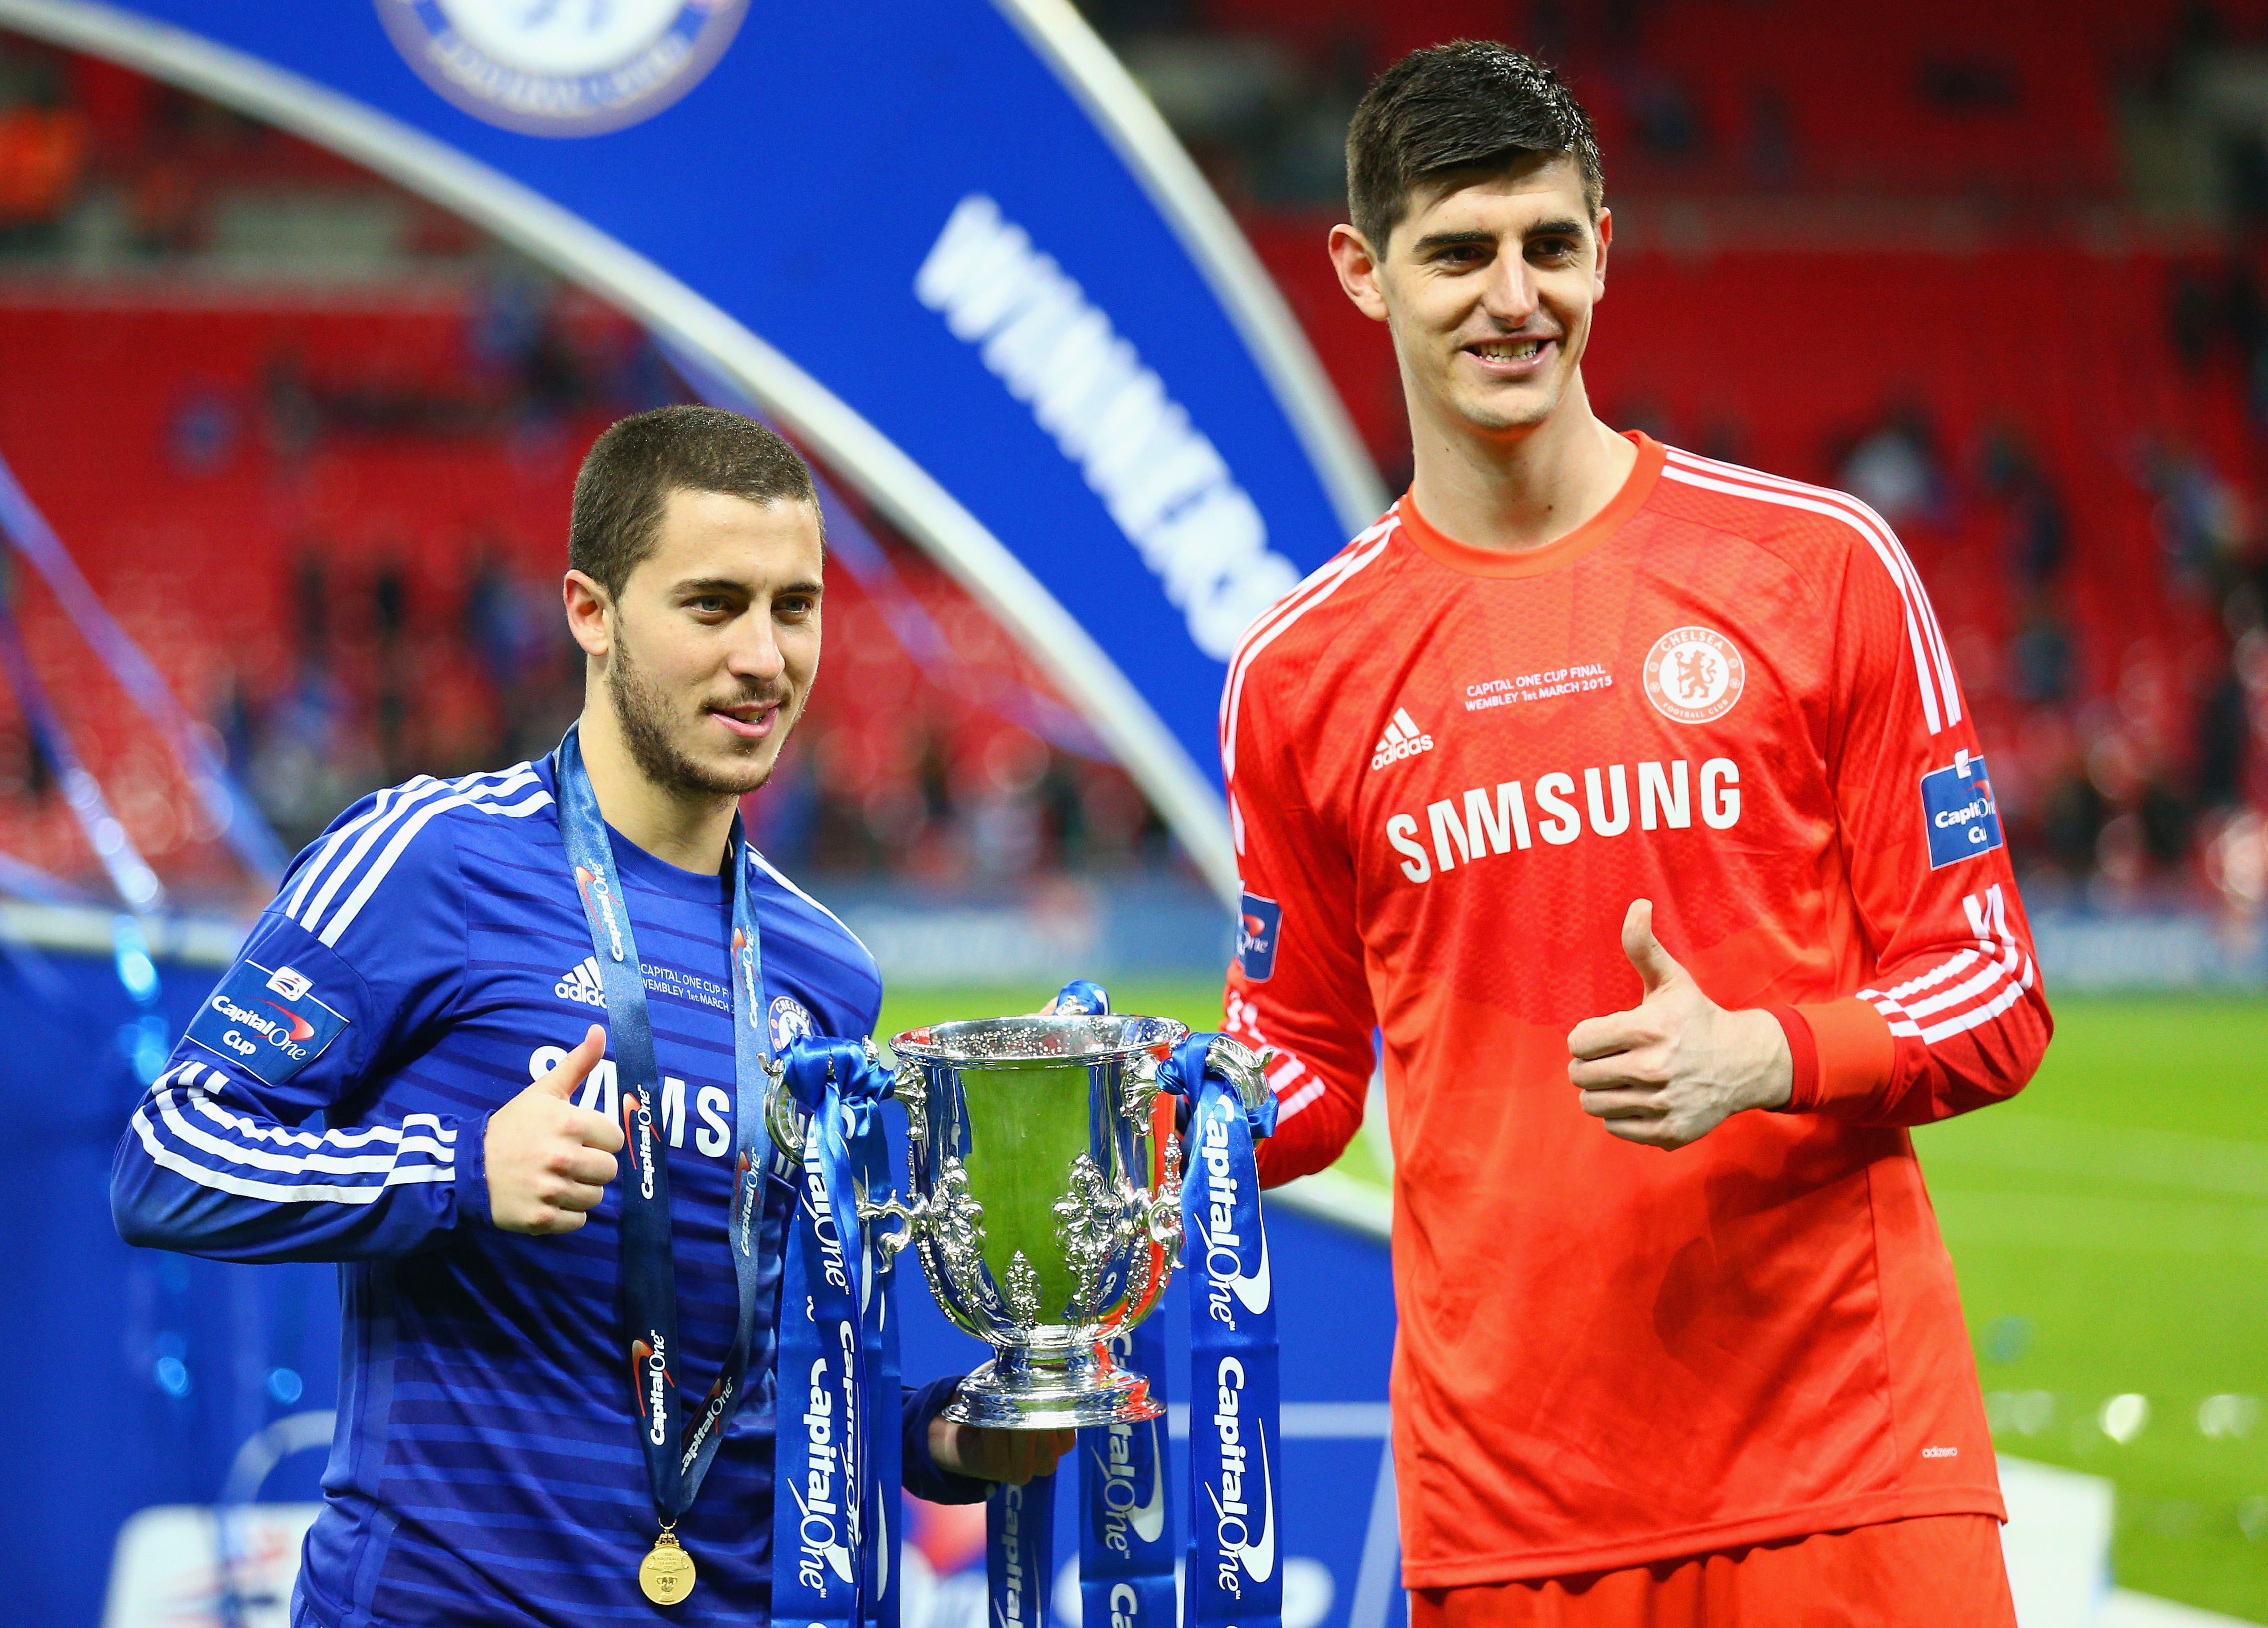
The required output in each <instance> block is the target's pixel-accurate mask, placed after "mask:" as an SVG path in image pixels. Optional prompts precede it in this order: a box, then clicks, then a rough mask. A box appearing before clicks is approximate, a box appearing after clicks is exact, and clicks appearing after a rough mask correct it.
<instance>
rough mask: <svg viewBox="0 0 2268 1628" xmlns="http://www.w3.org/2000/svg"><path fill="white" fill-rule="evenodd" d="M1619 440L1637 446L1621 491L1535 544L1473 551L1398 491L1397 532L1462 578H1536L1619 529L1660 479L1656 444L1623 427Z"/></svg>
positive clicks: (1408, 495) (1571, 560)
mask: <svg viewBox="0 0 2268 1628" xmlns="http://www.w3.org/2000/svg"><path fill="white" fill-rule="evenodd" d="M1624 439H1625V440H1628V441H1630V442H1631V444H1632V445H1634V446H1636V447H1637V448H1638V461H1637V462H1636V463H1634V464H1632V465H1631V472H1630V474H1629V475H1626V476H1625V477H1624V480H1623V483H1622V489H1621V490H1619V491H1617V492H1616V493H1615V495H1614V496H1613V497H1610V498H1609V499H1608V501H1607V506H1606V507H1605V508H1603V509H1602V510H1600V511H1599V512H1597V513H1596V514H1594V515H1593V516H1592V517H1591V518H1590V519H1587V520H1585V521H1584V522H1583V523H1582V524H1581V525H1580V526H1578V527H1576V528H1575V529H1574V530H1573V531H1571V532H1569V533H1568V534H1566V535H1565V536H1564V537H1554V538H1553V539H1552V540H1551V541H1550V542H1547V543H1545V544H1543V546H1542V547H1541V548H1535V549H1476V548H1475V547H1473V545H1472V544H1470V543H1469V542H1459V541H1457V540H1456V539H1455V538H1454V537H1445V536H1443V535H1442V534H1440V532H1438V531H1435V530H1434V529H1433V527H1432V526H1431V525H1429V524H1428V523H1427V522H1426V519H1425V516H1424V515H1422V514H1420V513H1418V500H1417V498H1416V497H1415V496H1413V495H1412V494H1411V493H1410V492H1404V493H1403V494H1402V501H1401V502H1400V503H1398V504H1396V505H1395V509H1396V510H1397V511H1398V512H1400V514H1401V516H1402V534H1403V536H1405V537H1407V538H1409V539H1410V542H1411V543H1412V544H1413V545H1414V546H1415V547H1416V548H1417V549H1418V552H1420V553H1421V554H1424V555H1425V556H1427V557H1428V558H1430V559H1432V560H1434V561H1436V562H1438V563H1439V564H1443V565H1446V566H1447V567H1448V568H1449V569H1450V570H1451V571H1462V572H1463V573H1464V574H1465V575H1466V576H1468V577H1540V576H1542V575H1543V573H1544V572H1546V571H1557V570H1558V569H1559V568H1560V567H1561V566H1563V565H1569V564H1573V563H1574V562H1575V561H1577V560H1579V559H1580V558H1582V556H1585V555H1586V554H1588V553H1589V552H1590V551H1591V550H1592V549H1595V548H1597V547H1598V546H1599V545H1600V544H1601V543H1602V542H1604V541H1606V540H1607V539H1608V538H1609V537H1611V536H1613V535H1614V534H1616V532H1618V531H1620V530H1621V529H1622V527H1623V523H1624V521H1626V520H1628V519H1630V518H1631V516H1632V515H1633V514H1636V513H1637V512H1638V511H1639V510H1640V509H1642V508H1644V507H1645V506H1646V499H1647V498H1648V497H1652V496H1653V489H1654V485H1655V483H1657V482H1659V481H1660V480H1661V465H1662V459H1663V453H1662V447H1661V442H1659V441H1657V440H1655V439H1654V438H1653V437H1651V436H1649V435H1647V434H1646V433H1645V432H1644V431H1639V430H1629V431H1624Z"/></svg>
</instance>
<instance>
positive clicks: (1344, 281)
mask: <svg viewBox="0 0 2268 1628" xmlns="http://www.w3.org/2000/svg"><path fill="white" fill-rule="evenodd" d="M1330 254H1331V265H1332V267H1333V268H1334V269H1336V270H1337V272H1338V274H1339V286H1340V287H1341V288H1343V289H1344V290H1345V291H1346V297H1347V298H1349V299H1351V300H1352V301H1354V306H1355V309H1356V310H1358V311H1359V312H1361V313H1363V315H1365V316H1366V317H1368V318H1369V319H1370V320H1372V321H1373V322H1383V321H1385V320H1386V294H1385V291H1383V290H1382V289H1381V288H1380V286H1379V276H1380V272H1381V268H1380V265H1379V263H1378V256H1377V255H1376V254H1373V253H1372V252H1371V247H1370V239H1367V238H1366V237H1364V236H1363V235H1362V233H1360V232H1357V231H1356V230H1355V229H1354V228H1353V227H1352V226H1347V225H1338V226H1333V227H1332V228H1331V249H1330Z"/></svg>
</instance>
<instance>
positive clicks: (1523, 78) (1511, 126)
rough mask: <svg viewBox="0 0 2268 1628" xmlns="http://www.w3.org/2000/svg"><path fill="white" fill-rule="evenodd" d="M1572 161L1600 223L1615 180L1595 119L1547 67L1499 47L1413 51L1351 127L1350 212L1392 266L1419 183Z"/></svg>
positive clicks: (1373, 92)
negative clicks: (1544, 156) (1529, 161)
mask: <svg viewBox="0 0 2268 1628" xmlns="http://www.w3.org/2000/svg"><path fill="white" fill-rule="evenodd" d="M1523 153H1564V154H1565V155H1566V156H1567V157H1569V158H1573V159H1574V160H1575V167H1576V168H1577V169H1579V170H1580V171H1581V172H1582V175H1583V200H1584V202H1585V203H1587V204H1588V205H1589V207H1590V210H1591V218H1592V219H1594V220H1596V219H1597V218H1598V217H1599V210H1601V208H1602V207H1603V205H1604V203H1605V200H1606V177H1605V173H1604V171H1603V170H1602V168H1601V166H1600V163H1599V141H1598V137H1597V136H1595V135H1594V134H1593V132H1592V129H1591V115H1590V114H1587V113H1585V112H1584V111H1583V105H1582V103H1580V102H1579V101H1577V100H1576V99H1575V98H1574V95H1573V93H1572V92H1570V91H1569V90H1568V89H1567V86H1566V84H1565V81H1563V80H1562V79H1561V78H1560V77H1559V76H1558V75H1557V73H1556V72H1554V71H1553V70H1551V68H1550V66H1549V65H1547V64H1546V63H1540V62H1538V61H1536V59H1535V58H1534V57H1533V56H1530V55H1528V53H1527V52H1525V51H1515V50H1513V48H1511V47H1510V46H1508V45H1499V44H1497V43H1496V42H1495V41H1492V40H1452V41H1450V42H1449V43H1448V44H1447V45H1436V46H1429V47H1427V48H1425V49H1424V50H1422V51H1412V52H1410V55H1407V56H1405V57H1403V59H1402V60H1401V61H1400V62H1398V63H1395V64H1394V66H1392V67H1391V68H1388V70H1386V71H1385V72H1384V73H1382V74H1381V75H1379V76H1378V77H1377V78H1376V79H1375V80H1374V81H1373V82H1372V84H1371V87H1370V89H1369V90H1368V91H1367V92H1364V95H1363V99H1362V105H1361V106H1360V107H1357V108H1356V109H1355V112H1354V122H1353V123H1352V124H1351V125H1350V126H1348V128H1347V209H1348V210H1349V212H1350V213H1351V214H1352V215H1353V217H1354V225H1355V230H1356V231H1358V232H1361V233H1362V235H1363V236H1364V237H1365V238H1366V239H1368V240H1369V242H1370V247H1371V252H1372V253H1373V254H1377V255H1379V256H1380V257H1381V258H1383V257H1384V256H1385V254H1386V239H1387V238H1388V235H1389V234H1391V233H1392V232H1393V230H1394V228H1395V226H1396V225H1400V224H1401V221H1402V217H1403V216H1404V215H1406V214H1407V213H1409V210H1410V192H1411V190H1412V189H1413V188H1416V187H1418V185H1419V184H1420V183H1422V182H1424V181H1426V180H1431V179H1432V178H1434V177H1436V176H1440V175H1442V174H1446V173H1448V172H1450V171H1453V170H1470V169H1481V168H1486V167H1489V166H1502V165H1506V164H1509V163H1511V162H1512V161H1513V159H1514V158H1517V157H1519V156H1520V155H1521V154H1523Z"/></svg>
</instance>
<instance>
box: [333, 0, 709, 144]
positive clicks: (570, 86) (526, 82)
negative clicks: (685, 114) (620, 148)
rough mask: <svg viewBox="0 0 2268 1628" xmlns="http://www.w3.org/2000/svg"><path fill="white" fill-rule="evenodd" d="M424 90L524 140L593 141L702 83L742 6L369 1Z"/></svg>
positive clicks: (571, 0)
mask: <svg viewBox="0 0 2268 1628" xmlns="http://www.w3.org/2000/svg"><path fill="white" fill-rule="evenodd" d="M377 5H378V14H379V19H380V20H381V21H383V22H384V23H385V25H386V31H387V33H389V34H391V35H392V36H393V37H394V45H395V46H396V47H397V48H399V49H400V50H401V54H402V55H404V56H405V57H407V58H409V65H410V66H411V67H413V68H415V69H416V70H417V71H418V73H419V74H421V75H422V76H423V77H424V80H425V82H426V83H427V84H428V85H431V86H432V87H433V88H434V89H435V90H437V91H438V92H440V93H441V94H442V95H444V96H446V97H447V98H448V99H450V100H451V101H453V102H454V103H455V104H456V105H457V106H458V107H461V108H463V109H464V110H465V111H466V112H467V113H469V114H473V115H474V116H475V118H479V119H485V120H487V121H488V122H490V124H499V125H502V126H503V127H504V129H508V130H519V131H521V132H523V133H525V134H527V135H530V136H596V135H600V134H601V133H603V132H605V131H608V130H618V129H622V127H623V126H624V125H629V124H636V123H637V122H638V121H639V120H641V119H646V118H651V117H652V115H653V114H657V113H659V112H660V111H661V110H662V109H663V108H665V107H668V106H669V105H670V104H671V103H672V102H674V101H675V100H676V99H678V98H679V97H681V96H682V95H684V94H685V93H686V92H688V91H689V90H691V89H692V88H693V87H694V86H695V85H698V84H699V83H700V82H701V79H702V77H703V75H705V74H706V73H707V72H708V71H709V70H710V69H711V68H712V67H713V66H715V65H716V62H717V59H718V57H719V56H721V55H724V53H725V47H726V46H728V45H730V44H731V43H732V42H733V34H734V33H736V32H737V31H738V30H739V28H740V18H741V17H742V16H743V14H745V13H746V11H747V0H377Z"/></svg>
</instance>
